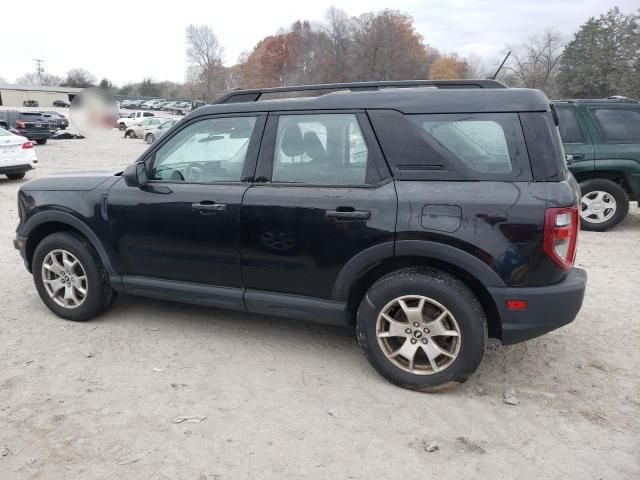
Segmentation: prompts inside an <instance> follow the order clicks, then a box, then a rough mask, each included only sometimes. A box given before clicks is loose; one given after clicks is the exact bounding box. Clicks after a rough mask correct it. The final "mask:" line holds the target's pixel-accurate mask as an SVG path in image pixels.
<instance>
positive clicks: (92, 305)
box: [33, 232, 116, 322]
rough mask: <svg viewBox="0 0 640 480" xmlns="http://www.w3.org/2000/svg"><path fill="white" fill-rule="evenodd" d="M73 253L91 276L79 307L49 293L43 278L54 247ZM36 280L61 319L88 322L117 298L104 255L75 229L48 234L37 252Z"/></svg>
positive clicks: (41, 295)
mask: <svg viewBox="0 0 640 480" xmlns="http://www.w3.org/2000/svg"><path fill="white" fill-rule="evenodd" d="M57 249H62V250H66V251H68V252H70V253H71V254H72V255H74V256H75V257H76V258H77V259H78V260H79V261H80V263H81V265H82V267H83V269H84V271H85V274H86V276H87V293H86V297H85V299H84V302H83V303H81V304H80V305H79V306H77V307H76V308H65V307H63V306H61V305H59V304H57V303H56V302H55V301H54V300H53V299H52V298H51V297H50V296H49V294H48V293H47V291H46V288H45V286H44V282H43V278H42V264H43V262H44V259H45V258H46V256H47V255H48V254H49V253H50V252H51V251H53V250H57ZM33 279H34V283H35V285H36V289H37V290H38V294H39V295H40V298H41V299H42V301H43V302H44V304H45V305H46V306H47V307H48V308H49V310H51V311H52V312H53V313H55V314H56V315H58V316H59V317H61V318H64V319H67V320H73V321H77V322H84V321H86V320H90V319H92V318H94V317H96V316H98V315H100V314H101V313H102V312H104V311H105V310H107V309H108V308H109V307H110V306H111V305H112V304H113V301H114V300H115V297H116V292H115V291H114V290H113V289H112V288H111V284H110V283H109V275H108V274H107V271H106V270H105V268H104V266H103V265H102V262H101V261H100V257H98V254H97V253H96V252H95V250H94V249H93V247H92V246H91V245H90V244H89V242H88V241H87V240H86V239H85V238H84V237H83V236H81V235H79V234H76V233H74V232H58V233H53V234H51V235H49V236H48V237H45V238H44V239H43V240H42V241H41V242H40V243H39V244H38V246H37V247H36V250H35V253H34V255H33Z"/></svg>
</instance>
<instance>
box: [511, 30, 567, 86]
mask: <svg viewBox="0 0 640 480" xmlns="http://www.w3.org/2000/svg"><path fill="white" fill-rule="evenodd" d="M507 48H508V49H509V50H511V56H510V57H509V60H508V62H507V64H506V66H505V72H506V75H505V77H504V79H505V80H507V81H508V82H509V83H511V84H515V85H516V86H520V87H527V88H539V89H540V90H543V91H545V92H546V93H547V94H548V95H549V96H552V95H554V94H555V93H556V82H555V80H556V74H557V73H558V68H559V64H560V57H561V56H562V50H563V48H564V43H563V41H562V37H561V35H560V33H558V32H557V31H555V30H551V29H549V30H546V31H545V32H543V33H542V34H538V35H533V36H531V37H529V40H528V41H527V42H526V43H524V44H522V45H520V46H519V47H513V48H512V47H507Z"/></svg>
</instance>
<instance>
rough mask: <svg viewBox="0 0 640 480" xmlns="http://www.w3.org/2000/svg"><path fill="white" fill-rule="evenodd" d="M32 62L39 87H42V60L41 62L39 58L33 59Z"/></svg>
mask: <svg viewBox="0 0 640 480" xmlns="http://www.w3.org/2000/svg"><path fill="white" fill-rule="evenodd" d="M33 61H34V62H36V72H38V78H39V79H40V86H42V74H43V73H44V67H43V66H42V64H43V63H44V60H41V59H39V58H34V59H33Z"/></svg>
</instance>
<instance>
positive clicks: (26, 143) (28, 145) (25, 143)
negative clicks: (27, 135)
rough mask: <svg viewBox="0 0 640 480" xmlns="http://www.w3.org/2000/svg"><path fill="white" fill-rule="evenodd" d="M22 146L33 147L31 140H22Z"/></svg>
mask: <svg viewBox="0 0 640 480" xmlns="http://www.w3.org/2000/svg"><path fill="white" fill-rule="evenodd" d="M22 148H23V149H24V148H33V142H24V143H23V144H22Z"/></svg>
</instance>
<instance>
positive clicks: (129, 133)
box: [124, 130, 137, 138]
mask: <svg viewBox="0 0 640 480" xmlns="http://www.w3.org/2000/svg"><path fill="white" fill-rule="evenodd" d="M124 136H125V137H127V138H137V135H136V134H135V132H134V131H133V130H129V131H127V132H126V133H125V134H124Z"/></svg>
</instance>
